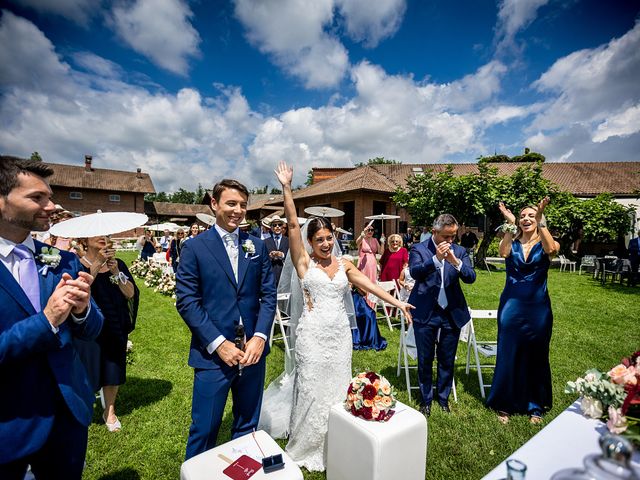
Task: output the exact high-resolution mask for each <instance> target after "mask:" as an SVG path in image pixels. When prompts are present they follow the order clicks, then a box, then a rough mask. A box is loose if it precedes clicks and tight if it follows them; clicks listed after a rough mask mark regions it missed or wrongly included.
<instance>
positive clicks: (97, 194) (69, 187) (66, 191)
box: [47, 155, 156, 215]
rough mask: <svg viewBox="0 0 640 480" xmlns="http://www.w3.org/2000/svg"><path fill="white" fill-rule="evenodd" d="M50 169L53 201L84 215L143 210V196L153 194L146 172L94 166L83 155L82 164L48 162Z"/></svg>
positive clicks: (90, 159)
mask: <svg viewBox="0 0 640 480" xmlns="http://www.w3.org/2000/svg"><path fill="white" fill-rule="evenodd" d="M47 165H49V166H50V167H51V168H52V169H53V172H54V173H53V175H52V176H51V177H50V178H49V184H50V185H51V189H52V190H53V201H54V203H59V204H60V205H62V206H63V207H64V208H66V209H67V210H69V211H70V212H73V214H74V215H86V214H88V213H95V212H96V211H97V210H102V211H103V212H135V213H144V195H145V194H146V193H155V191H156V189H155V188H154V186H153V182H152V181H151V177H150V176H149V174H148V173H142V172H141V171H140V169H139V168H138V170H137V171H136V172H125V171H121V170H109V169H105V168H94V167H93V159H92V157H91V156H90V155H85V160H84V166H78V165H63V164H59V163H48V164H47Z"/></svg>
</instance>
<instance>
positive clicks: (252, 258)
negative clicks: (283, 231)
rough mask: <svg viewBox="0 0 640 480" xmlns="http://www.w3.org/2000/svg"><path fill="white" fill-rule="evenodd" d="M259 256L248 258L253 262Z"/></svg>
mask: <svg viewBox="0 0 640 480" xmlns="http://www.w3.org/2000/svg"><path fill="white" fill-rule="evenodd" d="M259 256H260V255H254V256H253V257H251V258H250V260H254V259H256V258H258V257H259Z"/></svg>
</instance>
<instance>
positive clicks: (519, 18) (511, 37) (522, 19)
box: [496, 0, 549, 50]
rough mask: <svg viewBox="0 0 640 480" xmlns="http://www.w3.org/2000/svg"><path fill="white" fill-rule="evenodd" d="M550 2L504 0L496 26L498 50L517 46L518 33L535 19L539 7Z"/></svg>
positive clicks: (546, 0) (501, 3) (540, 0)
mask: <svg viewBox="0 0 640 480" xmlns="http://www.w3.org/2000/svg"><path fill="white" fill-rule="evenodd" d="M548 2H549V0H502V2H500V6H499V10H498V24H497V26H496V40H497V42H498V50H500V49H502V48H507V49H508V48H515V47H516V45H515V36H516V34H517V33H518V32H519V31H520V30H522V29H524V28H526V27H528V26H529V24H531V22H532V21H533V20H535V18H536V14H537V12H538V9H539V8H540V7H542V6H543V5H546V4H547V3H548Z"/></svg>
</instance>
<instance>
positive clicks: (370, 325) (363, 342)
mask: <svg viewBox="0 0 640 480" xmlns="http://www.w3.org/2000/svg"><path fill="white" fill-rule="evenodd" d="M351 295H352V296H353V306H354V309H355V314H356V323H357V325H358V328H357V329H355V328H354V329H352V330H351V336H352V337H353V349H354V350H378V351H380V350H384V349H385V348H387V339H386V338H384V337H383V336H382V335H381V334H380V329H379V328H378V322H377V321H376V312H375V310H373V308H371V307H370V306H369V305H368V304H367V301H366V300H365V297H364V296H363V295H362V292H360V291H358V290H357V289H355V288H354V289H353V290H352V291H351ZM365 295H366V293H365Z"/></svg>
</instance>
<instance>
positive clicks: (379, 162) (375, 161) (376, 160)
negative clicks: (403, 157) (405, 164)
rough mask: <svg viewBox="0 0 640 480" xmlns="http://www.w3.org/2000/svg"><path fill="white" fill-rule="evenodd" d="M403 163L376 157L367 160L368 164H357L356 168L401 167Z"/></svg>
mask: <svg viewBox="0 0 640 480" xmlns="http://www.w3.org/2000/svg"><path fill="white" fill-rule="evenodd" d="M401 163H402V162H399V161H398V160H393V159H390V158H384V157H375V158H370V159H369V160H367V163H364V162H358V163H356V167H363V166H365V165H399V164H401Z"/></svg>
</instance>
